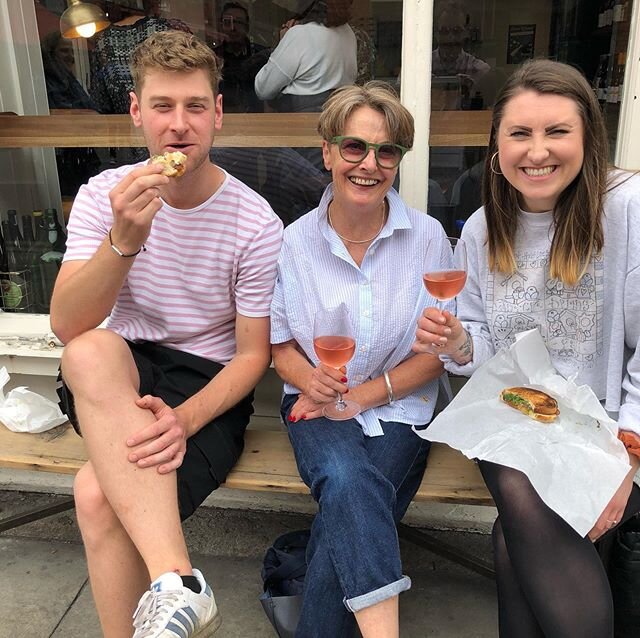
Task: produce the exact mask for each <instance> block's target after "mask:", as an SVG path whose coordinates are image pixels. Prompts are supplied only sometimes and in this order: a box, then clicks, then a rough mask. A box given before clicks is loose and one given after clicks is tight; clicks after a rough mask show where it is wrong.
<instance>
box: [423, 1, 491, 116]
mask: <svg viewBox="0 0 640 638" xmlns="http://www.w3.org/2000/svg"><path fill="white" fill-rule="evenodd" d="M467 20H468V16H467V12H466V10H465V8H464V6H463V5H462V4H459V3H458V2H450V3H446V4H444V5H443V6H442V7H441V9H440V12H439V14H438V15H437V18H436V19H435V21H434V34H433V37H434V41H436V42H437V43H438V46H437V47H436V48H435V49H434V50H433V52H432V54H431V73H432V76H433V77H432V93H433V94H434V100H433V101H434V105H433V107H432V108H434V109H444V110H456V109H461V108H465V109H470V108H472V107H473V108H475V109H477V108H482V106H483V105H484V104H485V103H486V102H487V99H486V96H484V95H483V94H482V93H483V92H482V87H480V86H478V83H479V81H480V80H481V79H482V78H483V77H484V76H485V75H487V73H489V71H490V70H491V67H490V66H489V65H488V64H487V63H486V62H485V61H484V60H481V59H480V58H477V57H476V56H474V55H473V54H471V53H469V52H468V51H465V49H464V45H465V43H466V42H467V40H468V38H469V29H468V27H467ZM476 92H477V93H478V95H476ZM474 98H475V100H474V102H473V103H472V99H474Z"/></svg>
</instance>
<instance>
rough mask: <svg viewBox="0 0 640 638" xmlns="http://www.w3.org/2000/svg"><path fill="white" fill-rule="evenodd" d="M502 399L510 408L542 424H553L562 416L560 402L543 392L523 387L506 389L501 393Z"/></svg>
mask: <svg viewBox="0 0 640 638" xmlns="http://www.w3.org/2000/svg"><path fill="white" fill-rule="evenodd" d="M500 399H501V400H502V401H504V402H505V403H506V404H507V405H508V406H510V407H512V408H515V409H516V410H520V412H522V413H523V414H526V415H527V416H530V417H531V418H532V419H535V420H536V421H541V422H542V423H551V422H552V421H553V420H554V419H555V418H556V417H557V416H558V414H560V410H559V409H558V402H557V401H556V400H555V399H554V398H553V397H552V396H550V395H548V394H547V393H546V392H542V390H534V389H533V388H526V387H523V386H518V387H514V388H505V389H504V390H503V391H502V392H501V393H500Z"/></svg>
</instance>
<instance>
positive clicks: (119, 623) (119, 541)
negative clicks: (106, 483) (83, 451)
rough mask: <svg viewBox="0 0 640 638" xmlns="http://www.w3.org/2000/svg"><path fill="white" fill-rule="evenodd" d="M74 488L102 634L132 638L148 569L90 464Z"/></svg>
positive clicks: (108, 636)
mask: <svg viewBox="0 0 640 638" xmlns="http://www.w3.org/2000/svg"><path fill="white" fill-rule="evenodd" d="M73 487H74V496H75V501H76V514H77V517H78V524H79V526H80V530H81V532H82V540H83V543H84V548H85V552H86V556H87V565H88V568H89V579H90V582H91V591H92V593H93V599H94V602H95V605H96V609H97V611H98V617H99V618H100V625H101V627H102V633H103V635H104V637H105V638H130V637H131V634H132V633H133V631H132V624H131V617H132V616H133V612H134V611H135V608H136V605H137V604H138V601H139V600H140V597H141V596H142V594H143V593H144V592H145V590H146V589H147V588H148V587H149V573H148V572H147V568H146V566H145V564H144V561H143V560H142V557H141V556H140V554H139V552H138V550H137V549H136V547H135V545H134V544H133V543H132V542H131V539H130V538H129V535H128V534H127V532H126V531H125V529H124V527H122V525H121V524H120V521H119V520H118V517H117V516H116V514H115V512H114V511H113V509H112V508H111V505H109V502H108V501H107V499H106V497H105V496H104V493H103V492H102V490H101V489H100V485H99V484H98V479H97V478H96V475H95V473H94V471H93V467H92V466H91V462H88V463H86V464H85V465H84V466H83V467H82V468H81V470H80V471H79V472H78V475H77V476H76V479H75V481H74V486H73Z"/></svg>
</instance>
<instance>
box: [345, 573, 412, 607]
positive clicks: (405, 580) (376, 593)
mask: <svg viewBox="0 0 640 638" xmlns="http://www.w3.org/2000/svg"><path fill="white" fill-rule="evenodd" d="M407 589H411V579H410V578H409V577H408V576H403V577H402V578H401V579H400V580H396V581H394V582H393V583H389V584H388V585H385V586H384V587H379V588H378V589H374V590H373V591H370V592H369V593H368V594H362V596H356V597H355V598H349V599H348V600H347V599H346V598H345V599H344V605H345V607H346V608H347V609H348V610H349V611H350V612H356V611H360V610H361V609H366V608H367V607H371V606H372V605H376V604H377V603H381V602H382V601H383V600H387V598H393V597H394V596H397V595H398V594H399V593H401V592H403V591H407Z"/></svg>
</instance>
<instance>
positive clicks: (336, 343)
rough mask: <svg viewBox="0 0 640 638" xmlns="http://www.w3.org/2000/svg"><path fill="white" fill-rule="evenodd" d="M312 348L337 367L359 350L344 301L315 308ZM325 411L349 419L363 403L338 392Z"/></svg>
mask: <svg viewBox="0 0 640 638" xmlns="http://www.w3.org/2000/svg"><path fill="white" fill-rule="evenodd" d="M313 348H314V350H315V352H316V355H317V356H318V359H320V361H322V363H324V364H325V365H327V366H330V367H331V368H335V369H336V370H338V369H340V368H341V367H342V366H345V365H347V363H349V361H351V358H352V357H353V354H354V352H355V350H356V340H355V338H354V333H353V327H352V326H351V321H350V319H349V310H348V309H347V307H346V306H345V305H344V304H343V303H342V304H340V305H339V306H337V307H335V308H327V309H321V310H318V312H316V316H315V321H314V326H313ZM322 413H323V414H324V416H326V417H327V419H331V420H333V421H346V420H347V419H351V418H353V417H354V416H357V415H358V414H360V406H359V405H358V404H357V403H356V402H355V401H349V400H345V399H343V397H342V394H340V393H338V399H337V401H336V403H335V404H334V405H327V406H325V408H324V410H323V411H322Z"/></svg>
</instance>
